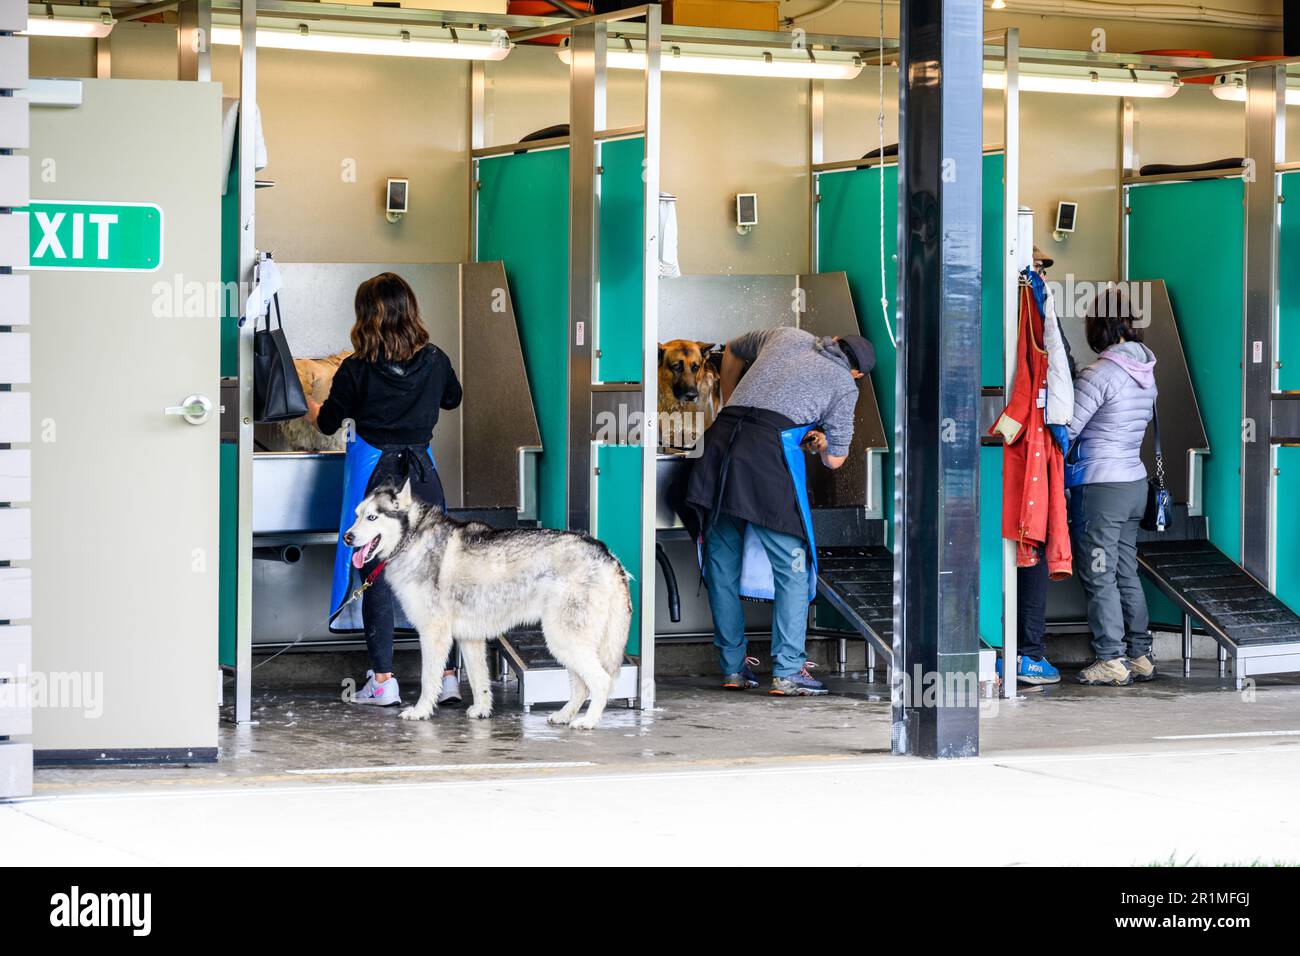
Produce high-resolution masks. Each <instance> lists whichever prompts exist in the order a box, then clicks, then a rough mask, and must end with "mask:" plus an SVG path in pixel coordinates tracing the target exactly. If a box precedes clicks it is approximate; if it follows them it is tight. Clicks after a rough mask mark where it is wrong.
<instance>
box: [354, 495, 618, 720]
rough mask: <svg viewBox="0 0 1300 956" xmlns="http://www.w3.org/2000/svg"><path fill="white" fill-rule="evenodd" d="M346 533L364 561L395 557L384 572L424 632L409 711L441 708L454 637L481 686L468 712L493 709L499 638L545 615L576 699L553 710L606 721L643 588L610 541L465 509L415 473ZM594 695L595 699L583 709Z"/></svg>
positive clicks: (365, 506) (564, 716)
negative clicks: (504, 526) (438, 496)
mask: <svg viewBox="0 0 1300 956" xmlns="http://www.w3.org/2000/svg"><path fill="white" fill-rule="evenodd" d="M343 543H344V544H346V545H348V546H349V547H351V548H353V549H354V551H353V554H352V563H353V565H355V566H356V567H358V568H359V567H361V566H362V565H364V564H366V563H367V562H369V561H373V560H375V559H379V560H381V561H384V562H385V564H384V566H383V571H382V574H383V575H384V578H385V580H387V582H388V584H389V586H390V587H391V588H392V589H393V593H394V594H396V595H397V600H398V601H399V602H400V603H401V605H402V610H403V611H405V612H406V617H407V619H408V620H409V621H410V622H411V623H412V625H414V627H415V629H416V630H417V631H418V632H419V634H420V656H421V661H420V664H421V667H420V699H419V700H418V701H417V702H416V704H415V706H414V707H408V708H407V709H406V710H404V711H402V717H403V718H404V719H406V720H425V719H427V718H429V717H431V716H432V715H433V711H434V708H435V707H436V699H437V694H438V688H439V686H440V682H439V680H438V675H439V674H440V673H441V669H442V666H443V662H444V661H446V660H447V654H448V652H449V651H450V650H451V642H452V639H453V638H454V639H455V640H456V641H457V642H458V643H459V644H460V650H461V655H462V656H463V658H464V660H465V670H466V672H467V674H468V676H469V683H470V687H471V688H472V689H473V691H474V705H473V706H472V707H470V708H469V709H468V711H467V713H468V714H469V716H471V717H490V716H491V715H492V688H491V686H490V684H489V683H488V666H487V643H486V642H487V640H488V638H491V637H496V636H498V635H501V634H504V633H505V632H506V631H508V630H510V628H512V627H517V626H519V625H524V624H537V623H539V622H540V623H541V625H542V632H543V634H544V635H545V637H546V646H547V648H549V650H550V652H551V653H552V654H553V655H554V656H555V659H556V660H557V661H559V662H560V663H561V664H563V665H564V667H565V669H566V670H568V672H569V693H570V696H569V702H568V703H567V704H566V705H565V706H564V707H563V708H562V709H561V710H559V711H557V712H556V713H554V714H552V715H551V717H550V722H551V723H553V724H572V726H574V727H578V728H581V729H584V730H588V729H590V728H592V727H595V726H596V724H597V723H599V722H600V714H601V711H603V710H604V709H605V701H606V699H607V698H608V697H609V692H610V690H611V689H612V688H613V686H614V679H615V678H616V677H617V676H618V671H619V667H620V666H621V665H622V663H623V649H624V647H625V646H626V644H627V634H628V626H629V624H630V623H631V620H632V600H631V596H630V595H629V593H628V574H627V572H626V571H625V570H624V569H623V566H622V565H621V564H619V562H618V559H617V558H615V557H614V556H613V555H612V554H610V552H609V549H608V548H606V547H605V546H604V545H603V544H601V543H600V542H599V541H596V540H594V539H592V538H589V537H587V536H585V535H580V534H574V533H572V532H569V531H552V530H549V529H545V528H518V529H508V530H501V529H496V528H490V527H488V526H487V525H485V524H479V523H478V522H473V521H471V522H468V523H465V522H460V521H456V520H455V519H453V518H449V517H447V515H445V514H444V513H443V512H442V509H440V508H436V507H431V506H429V505H426V504H424V503H422V502H420V501H417V500H414V499H413V498H412V495H411V484H410V482H409V481H408V482H407V483H406V484H405V485H404V486H403V487H402V489H401V490H400V491H395V490H393V489H391V488H380V489H377V490H376V491H375V492H373V493H372V494H371V495H370V496H369V497H367V498H366V499H365V500H364V501H363V502H361V504H360V505H358V506H357V520H356V521H355V522H354V523H353V525H352V527H351V528H349V529H348V530H347V531H346V532H345V533H344V535H343ZM588 695H590V697H591V706H590V707H588V708H587V713H586V714H585V715H583V716H582V717H578V716H577V714H578V711H579V710H580V709H581V708H582V704H583V702H584V701H585V700H586V699H587V697H588ZM575 718H576V719H575Z"/></svg>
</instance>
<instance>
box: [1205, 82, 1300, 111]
mask: <svg viewBox="0 0 1300 956" xmlns="http://www.w3.org/2000/svg"><path fill="white" fill-rule="evenodd" d="M1210 92H1212V93H1213V94H1214V95H1215V96H1216V97H1217V98H1219V99H1221V100H1229V101H1230V102H1233V103H1244V102H1246V84H1245V81H1244V80H1242V81H1238V80H1234V79H1228V78H1225V79H1224V80H1223V81H1222V82H1219V83H1215V84H1214V86H1212V87H1210ZM1286 105H1287V106H1298V105H1300V88H1296V87H1294V86H1291V85H1290V84H1289V83H1288V84H1287V88H1286Z"/></svg>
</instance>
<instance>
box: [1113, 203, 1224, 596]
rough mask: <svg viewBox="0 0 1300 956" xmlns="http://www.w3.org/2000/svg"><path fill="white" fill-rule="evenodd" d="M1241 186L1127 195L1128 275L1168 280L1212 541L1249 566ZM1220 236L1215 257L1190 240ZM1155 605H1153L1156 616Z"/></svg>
mask: <svg viewBox="0 0 1300 956" xmlns="http://www.w3.org/2000/svg"><path fill="white" fill-rule="evenodd" d="M1242 200H1243V186H1242V182H1241V180H1239V179H1207V180H1200V181H1196V182H1187V183H1161V184H1152V185H1147V186H1134V187H1131V188H1130V189H1129V199H1128V205H1129V209H1130V210H1131V212H1130V214H1129V221H1128V235H1129V242H1128V249H1129V252H1128V273H1129V278H1130V279H1134V280H1146V279H1163V280H1164V281H1165V285H1166V286H1167V287H1168V289H1169V299H1170V301H1171V302H1172V304H1173V308H1174V317H1175V319H1176V320H1177V322H1178V328H1179V331H1180V333H1181V335H1182V340H1183V350H1184V351H1185V352H1186V354H1187V367H1188V369H1189V370H1190V372H1191V376H1192V387H1193V388H1194V389H1195V390H1196V399H1197V402H1198V404H1199V405H1200V408H1201V417H1202V419H1203V420H1204V422H1205V431H1206V435H1207V436H1208V438H1209V442H1210V454H1209V455H1208V456H1207V457H1206V460H1205V465H1204V480H1205V490H1204V502H1205V514H1206V516H1207V517H1208V519H1209V531H1210V540H1211V541H1212V542H1213V543H1214V545H1215V546H1216V547H1217V548H1218V549H1219V550H1220V551H1222V552H1223V553H1224V554H1226V555H1227V556H1228V557H1230V558H1232V560H1234V561H1239V560H1240V559H1241V479H1240V473H1239V469H1240V467H1241V361H1242V343H1241V334H1242V333H1241V314H1242V313H1241V310H1242V292H1243V288H1242V267H1241V263H1242V261H1243V255H1244V243H1245V235H1244V221H1243V220H1244V217H1243V209H1242ZM1203 236H1212V237H1213V250H1212V251H1205V252H1197V251H1196V250H1192V249H1189V247H1188V244H1187V243H1188V240H1190V239H1193V238H1197V237H1203ZM1155 610H1156V608H1154V607H1153V608H1152V611H1153V613H1154V612H1155Z"/></svg>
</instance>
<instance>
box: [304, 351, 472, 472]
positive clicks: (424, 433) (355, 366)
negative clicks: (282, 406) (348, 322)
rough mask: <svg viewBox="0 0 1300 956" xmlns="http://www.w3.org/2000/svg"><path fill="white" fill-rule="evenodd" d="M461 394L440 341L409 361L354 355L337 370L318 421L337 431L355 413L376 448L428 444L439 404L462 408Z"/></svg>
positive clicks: (324, 428) (354, 418)
mask: <svg viewBox="0 0 1300 956" xmlns="http://www.w3.org/2000/svg"><path fill="white" fill-rule="evenodd" d="M460 399H461V388H460V381H459V380H458V379H457V378H456V370H455V369H453V368H452V367H451V359H449V358H447V353H445V352H443V351H442V349H440V348H438V347H437V346H436V345H432V344H430V345H426V346H425V347H424V348H422V349H420V351H418V352H416V353H415V355H413V356H412V357H411V358H410V359H408V360H407V361H405V362H389V361H387V360H386V359H381V360H380V361H378V362H363V361H361V360H360V359H358V358H357V357H356V356H355V355H349V356H348V357H347V358H345V359H344V360H343V362H342V364H340V365H339V368H338V371H337V372H335V373H334V382H333V384H332V385H331V386H330V394H329V398H327V399H326V400H325V403H324V404H323V405H321V409H320V415H319V417H318V418H317V419H316V425H317V427H318V428H320V430H321V431H322V432H323V433H324V434H326V435H332V434H334V432H336V431H338V428H339V426H340V425H342V424H343V420H344V419H345V418H350V419H352V421H353V422H355V423H356V428H357V434H358V435H359V436H361V438H362V440H363V441H366V442H368V443H370V444H371V445H374V446H375V447H376V448H384V447H386V446H394V445H425V444H428V441H429V437H430V436H431V435H432V434H433V426H434V425H436V424H437V423H438V412H439V410H440V409H444V408H445V409H448V410H450V409H453V408H456V407H457V406H458V405H460Z"/></svg>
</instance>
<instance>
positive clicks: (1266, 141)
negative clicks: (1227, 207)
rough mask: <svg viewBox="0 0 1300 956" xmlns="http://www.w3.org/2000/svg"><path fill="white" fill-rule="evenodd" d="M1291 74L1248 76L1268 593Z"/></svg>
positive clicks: (1249, 328)
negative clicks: (1281, 209) (1281, 177)
mask: <svg viewBox="0 0 1300 956" xmlns="http://www.w3.org/2000/svg"><path fill="white" fill-rule="evenodd" d="M1285 95H1286V69H1285V68H1284V67H1271V68H1258V69H1253V70H1250V71H1248V72H1247V74H1246V155H1247V156H1248V157H1249V159H1248V160H1247V162H1252V161H1253V163H1254V175H1248V176H1245V177H1243V178H1244V181H1245V190H1246V266H1245V269H1246V274H1245V300H1246V301H1245V309H1244V316H1245V322H1244V326H1243V328H1242V338H1243V340H1244V341H1243V350H1242V355H1243V359H1242V362H1243V365H1242V377H1241V378H1242V381H1241V389H1242V398H1241V416H1242V419H1243V421H1244V422H1249V423H1252V424H1253V426H1254V429H1253V431H1252V432H1249V433H1248V432H1247V431H1246V429H1243V433H1242V435H1243V437H1242V444H1241V566H1242V567H1243V568H1245V569H1246V570H1247V571H1248V572H1250V573H1251V574H1252V575H1253V576H1254V577H1255V578H1256V579H1257V580H1259V581H1260V582H1261V583H1262V584H1263V585H1264V586H1265V587H1269V586H1271V585H1272V583H1273V520H1274V516H1273V486H1274V482H1273V464H1274V462H1273V459H1274V451H1273V445H1272V443H1271V442H1270V441H1269V435H1268V429H1269V425H1270V415H1269V403H1270V398H1271V396H1272V393H1273V388H1274V386H1275V383H1276V380H1277V367H1276V363H1275V359H1276V352H1277V334H1276V326H1277V309H1278V259H1277V257H1278V227H1279V223H1278V201H1277V200H1278V176H1277V173H1276V172H1275V171H1274V170H1275V169H1276V167H1277V165H1278V164H1279V163H1281V162H1284V161H1285V160H1286V156H1285V155H1284V153H1285V143H1286V102H1285Z"/></svg>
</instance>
